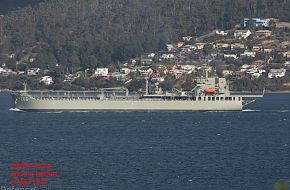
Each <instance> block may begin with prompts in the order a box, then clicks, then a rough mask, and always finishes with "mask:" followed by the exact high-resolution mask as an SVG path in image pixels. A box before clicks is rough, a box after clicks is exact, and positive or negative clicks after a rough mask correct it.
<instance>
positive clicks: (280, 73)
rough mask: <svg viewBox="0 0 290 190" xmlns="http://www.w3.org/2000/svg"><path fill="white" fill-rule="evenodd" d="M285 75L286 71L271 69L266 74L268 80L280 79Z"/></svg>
mask: <svg viewBox="0 0 290 190" xmlns="http://www.w3.org/2000/svg"><path fill="white" fill-rule="evenodd" d="M285 75H286V69H271V70H270V72H269V73H268V78H269V79H272V78H281V77H284V76H285Z"/></svg>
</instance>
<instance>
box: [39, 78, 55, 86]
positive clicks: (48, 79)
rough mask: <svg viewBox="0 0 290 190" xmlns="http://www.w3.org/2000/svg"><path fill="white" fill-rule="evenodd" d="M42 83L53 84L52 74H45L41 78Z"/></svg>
mask: <svg viewBox="0 0 290 190" xmlns="http://www.w3.org/2000/svg"><path fill="white" fill-rule="evenodd" d="M40 82H41V83H44V84H45V85H52V84H53V79H52V77H51V76H44V77H42V78H41V80H40Z"/></svg>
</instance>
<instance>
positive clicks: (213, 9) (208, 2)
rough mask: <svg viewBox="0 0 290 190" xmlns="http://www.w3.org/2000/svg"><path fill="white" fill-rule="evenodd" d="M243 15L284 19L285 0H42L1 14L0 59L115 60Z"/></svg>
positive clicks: (78, 64)
mask: <svg viewBox="0 0 290 190" xmlns="http://www.w3.org/2000/svg"><path fill="white" fill-rule="evenodd" d="M244 17H274V18H279V19H280V20H282V21H289V19H290V0H235V1H233V0H146V1H144V0H105V1H104V0H73V1H71V0H46V1H45V2H43V3H39V4H38V5H37V6H35V7H30V6H29V7H25V8H22V9H20V10H17V11H12V12H9V13H7V14H5V15H4V16H2V17H0V63H1V62H2V63H3V62H8V63H9V62H15V61H19V60H20V59H22V58H23V57H25V54H28V53H29V54H31V55H35V57H36V61H35V62H34V63H33V64H34V65H32V66H38V67H44V66H46V65H51V66H53V65H56V64H58V65H63V66H66V67H70V68H81V69H85V68H87V67H96V66H98V67H100V66H105V65H106V66H107V65H109V64H113V65H117V64H118V63H119V62H120V61H124V60H127V59H128V58H130V57H133V56H136V55H140V54H142V53H144V52H152V51H156V50H160V49H164V47H165V44H166V43H168V42H171V41H174V40H176V39H178V38H180V36H182V35H192V36H198V35H201V34H203V33H205V32H208V31H211V30H213V29H218V28H220V29H226V28H231V27H233V26H235V25H236V24H237V23H241V21H242V19H243V18H244ZM11 53H15V55H16V56H15V58H14V59H13V60H9V61H8V60H7V55H10V54H11Z"/></svg>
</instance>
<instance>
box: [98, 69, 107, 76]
mask: <svg viewBox="0 0 290 190" xmlns="http://www.w3.org/2000/svg"><path fill="white" fill-rule="evenodd" d="M108 74H109V69H108V68H97V69H96V70H95V76H96V77H107V76H108Z"/></svg>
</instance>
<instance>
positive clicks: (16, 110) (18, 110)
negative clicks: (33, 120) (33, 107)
mask: <svg viewBox="0 0 290 190" xmlns="http://www.w3.org/2000/svg"><path fill="white" fill-rule="evenodd" d="M9 111H14V112H24V111H23V110H20V109H18V108H10V109H9Z"/></svg>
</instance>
